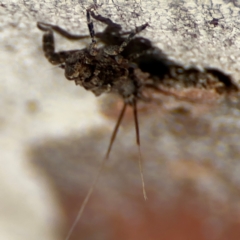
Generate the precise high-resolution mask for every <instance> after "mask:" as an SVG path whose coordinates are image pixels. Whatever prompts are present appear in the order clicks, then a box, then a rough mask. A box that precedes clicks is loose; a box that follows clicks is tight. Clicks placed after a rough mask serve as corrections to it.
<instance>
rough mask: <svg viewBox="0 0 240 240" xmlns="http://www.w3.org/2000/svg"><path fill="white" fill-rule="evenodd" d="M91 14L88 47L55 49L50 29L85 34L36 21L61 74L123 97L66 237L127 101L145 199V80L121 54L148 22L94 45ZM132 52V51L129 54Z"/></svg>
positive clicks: (47, 54) (96, 90)
mask: <svg viewBox="0 0 240 240" xmlns="http://www.w3.org/2000/svg"><path fill="white" fill-rule="evenodd" d="M91 16H94V17H95V18H96V15H94V14H93V12H92V11H91V10H87V11H86V18H87V25H88V29H89V33H90V37H91V43H90V45H89V46H88V47H86V48H83V49H80V50H71V51H61V52H55V42H54V34H53V33H54V32H57V33H59V34H61V35H62V36H64V37H66V38H69V39H77V40H79V39H83V38H85V37H86V36H77V35H71V34H69V33H68V32H66V31H65V30H63V29H62V28H60V27H58V26H56V25H51V24H47V23H43V22H38V23H37V27H38V28H39V29H40V30H42V31H43V32H45V33H44V35H43V51H44V53H45V57H46V58H47V59H48V61H49V62H50V63H51V64H53V65H58V66H59V67H60V68H62V69H64V70H65V77H66V78H67V79H68V80H70V81H74V82H75V84H76V85H80V86H82V87H84V88H85V89H86V90H89V91H92V92H93V93H94V94H95V95H96V96H100V95H101V94H103V93H116V94H118V95H120V96H121V97H122V99H123V101H124V104H123V107H122V110H121V113H120V115H119V117H118V120H117V123H116V126H115V128H114V131H113V133H112V136H111V140H110V143H109V147H108V149H107V152H106V155H105V158H104V161H103V162H102V165H101V167H100V169H99V171H98V174H97V177H96V179H95V181H94V183H93V185H92V187H91V188H90V189H89V192H88V194H87V196H86V198H85V200H84V202H83V204H82V206H81V209H80V211H79V214H78V216H77V218H76V220H75V222H74V224H73V226H72V228H71V229H70V231H69V234H68V236H67V238H66V239H69V237H70V235H71V233H72V231H73V229H74V227H75V225H76V224H77V222H78V220H79V218H80V217H81V215H82V212H83V210H84V208H85V205H86V204H87V202H88V199H89V197H90V195H91V193H92V191H93V188H94V187H95V185H96V183H97V180H98V178H99V176H100V173H101V171H102V169H103V166H104V162H105V161H106V160H107V159H108V158H109V154H110V151H111V148H112V145H113V142H114V140H115V138H116V135H117V131H118V129H119V126H120V124H121V121H122V119H123V117H124V113H125V110H126V107H127V105H130V106H132V109H133V116H134V122H135V129H136V142H137V145H138V150H139V168H140V174H141V180H142V188H143V195H144V198H145V199H147V195H146V191H145V186H144V180H143V170H142V158H141V151H140V138H139V125H138V116H137V101H138V100H144V99H145V98H144V96H143V94H142V89H143V88H144V85H145V84H146V81H145V80H146V79H144V78H143V77H142V76H143V75H142V71H141V70H140V69H139V68H138V65H137V64H136V63H134V61H131V60H129V59H127V58H125V57H123V56H122V55H121V53H122V52H123V51H124V49H125V48H126V47H127V46H128V44H129V43H130V42H131V40H132V39H133V38H134V36H135V35H136V34H138V33H140V32H141V31H143V30H145V29H146V28H147V26H148V24H147V23H146V24H143V25H141V26H139V27H136V28H135V29H134V30H133V31H130V32H128V33H127V34H128V36H127V38H125V39H124V40H123V42H122V43H121V44H120V45H106V46H103V47H100V48H97V41H96V39H95V31H94V26H93V22H92V19H91ZM109 27H111V26H110V25H109ZM133 55H134V54H133ZM148 84H149V83H148Z"/></svg>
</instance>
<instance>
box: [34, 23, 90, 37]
mask: <svg viewBox="0 0 240 240" xmlns="http://www.w3.org/2000/svg"><path fill="white" fill-rule="evenodd" d="M38 24H39V25H40V26H39V25H38V28H39V29H41V30H43V28H44V29H46V28H47V27H48V28H51V29H52V30H53V31H54V32H56V33H58V34H59V35H61V36H63V37H65V38H67V39H69V40H82V39H85V38H89V35H76V34H71V33H69V32H67V31H66V30H64V29H63V28H61V27H59V26H57V25H52V24H48V23H38ZM43 31H45V30H43Z"/></svg>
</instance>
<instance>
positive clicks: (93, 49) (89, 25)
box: [87, 10, 97, 56]
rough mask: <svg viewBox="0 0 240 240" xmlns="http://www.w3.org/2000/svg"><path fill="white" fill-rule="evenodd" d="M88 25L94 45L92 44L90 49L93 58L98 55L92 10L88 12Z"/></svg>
mask: <svg viewBox="0 0 240 240" xmlns="http://www.w3.org/2000/svg"><path fill="white" fill-rule="evenodd" d="M87 25H88V30H89V33H90V36H91V39H92V43H91V44H90V47H89V52H90V54H91V55H92V56H96V55H97V49H96V45H97V42H96V39H95V31H94V26H93V21H92V19H91V16H90V10H87Z"/></svg>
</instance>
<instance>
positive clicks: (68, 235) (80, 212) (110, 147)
mask: <svg viewBox="0 0 240 240" xmlns="http://www.w3.org/2000/svg"><path fill="white" fill-rule="evenodd" d="M126 107H127V104H126V103H125V102H124V105H123V107H122V110H121V113H120V115H119V117H118V120H117V123H116V125H115V127H114V130H113V133H112V136H111V139H110V143H109V146H108V149H107V152H106V155H105V157H104V159H103V160H102V162H101V165H100V167H99V169H98V171H97V175H96V178H95V179H94V182H93V183H92V185H91V187H90V188H89V190H88V193H87V195H86V197H85V198H84V200H83V203H82V205H81V207H80V209H79V211H78V214H77V217H76V218H75V220H74V222H73V224H72V226H71V228H70V230H69V232H68V234H67V237H66V238H65V240H69V239H70V237H71V235H72V233H73V230H74V229H75V227H76V226H77V223H78V221H79V220H80V218H81V216H82V214H83V211H84V209H85V207H86V205H87V203H88V201H89V199H90V197H91V195H92V193H93V190H94V189H95V187H96V185H97V183H98V180H99V177H100V176H101V173H102V171H103V169H104V166H105V163H106V161H107V160H108V159H109V155H110V152H111V149H112V145H113V143H114V140H115V138H116V136H117V132H118V129H119V126H120V124H121V122H122V119H123V117H124V114H125V111H126ZM138 135H139V134H138Z"/></svg>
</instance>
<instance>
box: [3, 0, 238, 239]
mask: <svg viewBox="0 0 240 240" xmlns="http://www.w3.org/2000/svg"><path fill="white" fill-rule="evenodd" d="M92 3H93V2H91V1H70V2H68V1H46V0H45V1H36V0H30V1H25V0H23V1H18V0H15V1H13V0H12V1H0V19H1V21H0V46H1V55H0V63H1V68H0V96H1V97H0V149H1V153H0V161H1V167H0V189H1V191H0V199H1V204H0V239H9V240H15V239H16V240H21V239H34V240H35V239H36V240H38V239H47V240H60V239H65V237H66V235H67V232H68V231H69V229H70V227H71V224H72V223H73V221H74V219H75V217H76V215H77V211H78V209H79V207H80V205H81V203H82V201H83V199H84V197H85V196H86V193H87V191H88V189H89V187H90V185H91V183H92V181H93V179H94V177H95V176H96V172H97V169H98V167H99V165H100V162H101V160H102V159H103V156H104V154H105V152H106V150H107V147H108V143H109V139H110V136H111V133H112V130H113V128H114V125H115V123H116V119H117V117H118V114H119V112H120V110H121V106H122V101H121V99H119V98H117V97H115V96H112V95H109V96H103V97H99V98H96V97H95V96H94V95H93V94H92V93H91V92H87V91H85V90H84V89H82V88H80V87H76V86H75V84H74V83H72V82H69V81H67V80H66V79H65V78H64V74H63V70H62V69H59V68H57V67H54V66H52V65H50V64H49V63H48V62H47V60H46V59H45V57H44V54H43V53H42V40H41V39H42V32H41V31H39V30H38V29H37V28H36V22H37V21H44V22H47V23H53V24H57V25H59V26H62V27H63V28H65V29H67V30H68V31H70V32H72V33H78V34H88V29H87V25H86V19H85V11H86V8H87V7H89V6H90V5H91V4H92ZM97 3H98V4H101V3H102V4H101V6H100V7H99V8H98V9H97V10H96V11H97V12H98V13H99V14H101V15H103V16H106V17H109V18H110V19H112V20H113V21H114V22H116V23H119V24H121V26H122V28H123V30H131V29H133V28H134V27H135V26H139V25H141V24H143V23H146V22H148V23H149V25H150V27H149V28H147V30H146V31H144V32H143V33H141V35H142V36H144V37H145V38H148V39H150V40H151V41H152V42H153V44H154V45H155V46H157V47H159V48H160V49H162V51H163V52H164V53H165V54H166V55H167V56H168V57H169V58H170V59H171V60H174V61H176V62H178V63H179V64H182V65H184V66H186V67H188V66H193V65H194V66H196V67H198V68H199V69H202V68H204V67H213V68H217V69H219V70H221V71H223V72H224V73H226V74H228V75H231V76H232V79H233V81H234V82H235V83H236V84H237V85H238V84H239V59H240V51H239V44H240V41H239V40H240V36H239V35H240V30H239V22H240V17H239V7H240V5H239V4H238V3H237V2H236V1H221V0H219V1H193V0H192V1H181V2H180V1H163V0H158V1H157V0H155V1H151V2H149V1H147V0H142V1H132V2H129V1H109V2H108V3H106V2H104V1H102V2H97ZM95 28H96V32H101V31H103V30H104V28H105V26H104V25H103V24H101V23H97V22H96V23H95ZM88 42H89V41H88V39H86V40H84V41H80V42H75V43H72V42H69V41H68V40H66V39H63V38H60V37H59V38H57V40H56V43H57V50H66V49H72V48H73V49H75V48H82V47H85V46H87V44H88ZM180 94H184V95H186V96H190V95H194V96H196V97H197V98H198V101H197V102H194V103H192V102H187V101H179V100H176V99H174V98H172V97H169V96H156V98H157V99H158V101H156V102H152V103H149V104H148V103H140V104H139V106H138V107H139V125H140V137H141V149H142V156H143V167H144V177H145V184H146V191H147V195H148V200H147V201H144V198H143V196H142V189H141V179H140V175H139V170H138V162H137V160H138V149H137V146H136V143H135V130H134V124H133V118H132V112H131V109H128V110H127V113H126V116H125V118H124V121H123V123H122V125H121V127H120V130H119V134H118V136H117V139H116V141H115V143H114V146H113V149H112V152H111V154H110V159H109V161H108V163H107V166H106V168H105V170H104V173H103V174H102V176H101V179H100V181H99V182H98V186H97V189H96V190H95V191H94V193H93V195H92V197H91V199H90V202H89V204H88V205H87V207H86V210H85V212H84V214H83V216H82V218H81V220H80V221H79V224H78V225H77V227H76V229H75V230H74V232H73V235H72V237H71V238H70V239H72V240H74V239H87V240H91V239H99V240H100V239H105V240H107V239H126V240H128V239H129V240H130V239H131V240H134V239H138V240H141V239H161V240H169V239H171V240H172V239H173V240H181V239H196V240H208V239H209V240H215V239H216V240H222V239H231V240H235V239H239V238H240V230H239V229H240V222H239V221H240V211H239V210H240V208H239V198H240V162H239V159H240V145H239V143H240V137H239V133H240V120H239V119H240V111H239V110H240V105H239V98H238V96H235V97H232V98H228V97H226V98H225V97H223V96H219V95H218V94H216V93H215V92H214V91H205V90H196V89H192V90H191V91H190V90H189V91H186V92H185V91H183V92H181V91H180Z"/></svg>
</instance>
